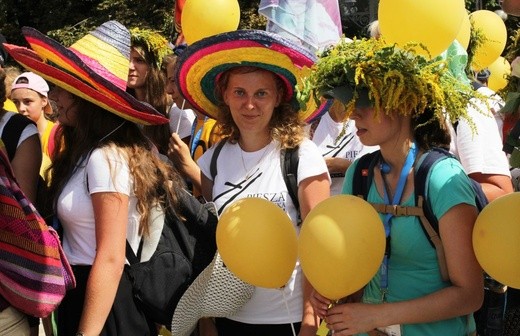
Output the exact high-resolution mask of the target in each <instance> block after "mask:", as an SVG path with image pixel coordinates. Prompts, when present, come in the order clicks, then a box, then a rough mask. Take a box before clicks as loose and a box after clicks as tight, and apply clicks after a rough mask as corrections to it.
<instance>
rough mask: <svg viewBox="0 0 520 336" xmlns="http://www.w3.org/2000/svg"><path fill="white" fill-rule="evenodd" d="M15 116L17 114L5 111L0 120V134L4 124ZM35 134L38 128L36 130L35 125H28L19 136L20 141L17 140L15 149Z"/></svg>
mask: <svg viewBox="0 0 520 336" xmlns="http://www.w3.org/2000/svg"><path fill="white" fill-rule="evenodd" d="M15 114H17V113H16V112H11V111H5V114H4V115H3V116H2V118H1V119H0V134H2V132H3V131H4V127H5V124H7V122H8V121H9V119H11V117H12V116H13V115H15ZM35 134H38V128H36V125H34V124H33V123H30V124H29V125H27V126H25V128H24V129H23V131H22V134H21V135H20V139H19V140H18V145H16V148H18V146H20V144H21V143H22V142H24V141H25V140H27V138H29V137H31V136H33V135H35Z"/></svg>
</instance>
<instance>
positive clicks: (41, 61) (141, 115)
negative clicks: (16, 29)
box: [4, 21, 168, 125]
mask: <svg viewBox="0 0 520 336" xmlns="http://www.w3.org/2000/svg"><path fill="white" fill-rule="evenodd" d="M22 33H23V35H24V37H25V39H26V40H27V42H28V43H29V45H30V46H31V48H32V50H31V49H28V48H24V47H19V46H16V45H11V44H4V47H5V49H6V50H7V52H8V53H9V54H10V55H11V56H12V57H13V58H14V59H15V60H16V61H17V62H18V63H20V64H21V65H22V66H23V67H24V68H26V69H28V70H29V71H32V72H34V73H36V74H38V75H40V76H42V77H43V78H45V79H46V80H47V81H49V82H51V83H54V84H56V85H57V86H59V87H61V88H63V89H65V90H67V91H69V92H71V93H73V94H75V95H77V96H79V97H81V98H83V99H85V100H88V101H90V102H92V103H94V104H96V105H98V106H101V107H103V108H104V109H106V110H108V111H110V112H112V113H115V114H117V115H119V116H120V117H122V118H125V119H127V120H130V121H132V122H136V123H139V124H145V125H149V124H164V123H167V122H168V119H167V118H166V117H164V116H163V115H162V114H160V113H159V112H157V111H156V110H155V109H154V108H153V107H152V106H151V105H149V104H146V103H144V102H141V101H139V100H137V99H136V98H134V97H133V96H132V95H131V94H129V93H127V92H126V82H127V80H128V70H129V67H130V45H131V44H130V32H129V31H128V29H127V28H126V27H125V26H123V25H122V24H120V23H119V22H117V21H108V22H105V23H104V24H102V25H101V26H99V27H98V28H96V29H95V30H94V31H92V32H90V33H89V34H87V35H86V36H84V37H83V38H81V39H80V40H79V41H77V42H76V43H74V44H73V45H71V46H70V47H69V48H66V47H64V46H63V45H61V44H60V43H58V42H56V41H55V40H53V39H51V38H50V37H48V36H46V35H44V34H42V33H40V32H39V31H37V30H36V29H34V28H30V27H23V28H22Z"/></svg>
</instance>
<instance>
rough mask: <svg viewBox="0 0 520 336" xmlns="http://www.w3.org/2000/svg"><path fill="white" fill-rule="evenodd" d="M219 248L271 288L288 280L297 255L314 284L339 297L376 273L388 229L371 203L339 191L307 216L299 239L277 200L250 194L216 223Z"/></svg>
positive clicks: (242, 272)
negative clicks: (385, 231)
mask: <svg viewBox="0 0 520 336" xmlns="http://www.w3.org/2000/svg"><path fill="white" fill-rule="evenodd" d="M346 213H348V216H345V214H346ZM217 247H218V250H219V253H220V255H221V257H222V260H223V261H224V263H225V264H226V266H227V267H228V268H229V270H230V271H232V272H233V273H234V274H235V275H236V276H237V277H239V278H240V279H242V280H243V281H245V282H247V283H249V284H252V285H254V286H258V287H264V288H273V289H274V288H280V287H282V286H284V285H286V283H287V281H288V280H289V278H290V277H291V274H292V272H293V270H294V267H295V265H296V260H297V257H298V254H299V258H300V263H301V267H302V269H303V272H304V273H305V275H306V276H307V278H308V279H309V281H310V282H311V284H312V285H313V286H314V288H316V290H317V291H318V292H319V293H321V294H322V295H325V296H326V297H328V298H331V299H339V298H341V297H344V296H347V295H349V294H352V293H354V292H355V291H357V290H359V289H360V288H362V287H363V286H364V285H365V284H367V283H368V281H370V279H371V278H372V277H373V276H374V274H375V273H376V272H377V269H378V268H379V266H380V264H381V261H382V259H383V254H384V249H385V233H384V229H383V223H381V220H380V218H379V215H378V214H377V212H376V211H375V210H374V208H372V206H371V205H370V204H369V203H367V202H365V201H364V200H362V199H361V198H359V197H355V196H350V195H338V196H333V197H330V198H328V199H326V200H324V201H322V202H321V203H320V204H318V205H317V206H316V207H315V208H314V209H313V210H312V211H311V212H310V213H309V214H308V215H307V217H306V219H305V221H304V223H303V224H302V228H301V232H300V238H299V241H298V239H297V238H296V230H295V229H294V227H293V224H292V222H291V220H290V219H289V217H288V216H287V215H286V214H285V212H283V211H282V210H281V209H280V208H279V207H278V206H277V205H275V204H274V203H271V202H269V201H267V200H264V199H260V198H255V197H251V198H245V199H241V200H238V201H236V202H234V203H233V204H231V205H230V206H229V207H227V208H226V210H224V212H223V213H222V216H221V217H220V219H219V223H218V226H217Z"/></svg>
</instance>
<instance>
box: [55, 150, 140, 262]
mask: <svg viewBox="0 0 520 336" xmlns="http://www.w3.org/2000/svg"><path fill="white" fill-rule="evenodd" d="M87 179H88V186H87ZM98 192H118V193H122V194H125V195H128V196H129V207H128V208H129V209H130V210H129V213H128V227H127V239H128V242H129V243H130V245H131V246H132V249H133V250H134V251H137V247H138V245H139V235H138V229H139V219H140V214H139V213H138V211H137V206H136V205H137V198H136V197H135V195H134V192H133V179H132V178H131V175H130V172H129V167H128V161H127V159H125V156H124V155H123V154H122V153H121V152H119V151H118V150H117V149H115V148H107V147H105V148H98V149H95V150H94V151H92V154H91V155H90V158H89V159H88V161H86V162H83V163H82V164H81V165H79V166H78V167H77V170H76V172H75V173H74V174H73V176H72V177H71V178H70V180H69V181H68V182H67V184H66V185H65V187H64V188H63V191H62V192H61V194H60V196H59V198H58V206H57V208H58V209H57V213H58V218H59V220H60V221H61V224H62V226H63V250H64V252H65V255H66V256H67V259H68V260H69V262H70V264H71V265H92V263H93V261H94V257H95V255H96V236H95V234H96V230H95V229H96V227H95V221H94V210H93V206H92V200H91V198H90V195H91V194H94V193H98Z"/></svg>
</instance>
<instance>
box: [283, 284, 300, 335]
mask: <svg viewBox="0 0 520 336" xmlns="http://www.w3.org/2000/svg"><path fill="white" fill-rule="evenodd" d="M284 288H285V286H284V287H282V288H280V290H281V291H282V296H283V302H284V303H285V309H287V316H289V318H291V311H290V310H289V305H288V304H287V298H286V297H285V291H284ZM291 329H292V333H293V336H296V330H295V329H294V324H293V323H292V322H291Z"/></svg>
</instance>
